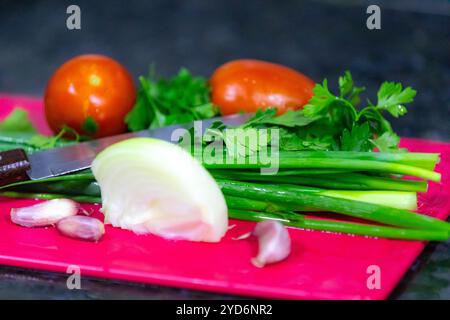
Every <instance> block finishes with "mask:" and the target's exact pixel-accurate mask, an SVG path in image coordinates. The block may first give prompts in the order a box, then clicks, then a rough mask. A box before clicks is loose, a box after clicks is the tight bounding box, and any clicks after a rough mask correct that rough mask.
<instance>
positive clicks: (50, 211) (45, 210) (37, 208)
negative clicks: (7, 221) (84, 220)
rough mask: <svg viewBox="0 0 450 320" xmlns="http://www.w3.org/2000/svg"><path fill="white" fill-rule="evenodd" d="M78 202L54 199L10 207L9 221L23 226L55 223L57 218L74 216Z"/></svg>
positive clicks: (40, 225)
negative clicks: (21, 206)
mask: <svg viewBox="0 0 450 320" xmlns="http://www.w3.org/2000/svg"><path fill="white" fill-rule="evenodd" d="M77 212H78V204H77V203H76V202H74V201H72V200H69V199H54V200H49V201H45V202H41V203H38V204H35V205H32V206H29V207H23V208H12V209H11V221H12V222H14V223H15V224H18V225H21V226H23V227H29V228H31V227H45V226H49V225H53V224H56V223H57V222H58V221H59V220H61V219H63V218H66V217H70V216H74V215H76V214H77Z"/></svg>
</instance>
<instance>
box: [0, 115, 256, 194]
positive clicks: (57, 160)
mask: <svg viewBox="0 0 450 320" xmlns="http://www.w3.org/2000/svg"><path fill="white" fill-rule="evenodd" d="M250 116H251V114H238V115H232V116H225V117H216V118H211V119H206V120H198V121H201V129H202V132H201V133H202V134H203V133H204V131H205V130H206V129H207V128H209V127H210V126H211V124H212V123H214V122H215V121H221V122H223V123H224V124H226V125H231V126H233V125H239V124H242V123H244V122H245V121H246V120H248V119H249V117H250ZM193 125H194V122H191V123H187V124H180V125H171V126H167V127H163V128H158V129H153V130H143V131H138V132H130V133H125V134H120V135H116V136H111V137H106V138H101V139H97V140H91V141H86V142H81V143H77V144H73V145H69V146H65V147H60V148H54V149H48V150H44V151H38V152H35V153H32V154H30V155H28V156H27V155H26V154H25V152H24V151H23V150H20V149H17V150H13V151H11V150H10V151H9V153H8V151H6V152H7V153H0V186H1V185H6V184H9V183H12V182H17V181H22V180H28V179H31V180H38V179H44V178H51V177H55V176H60V175H64V174H67V173H73V172H77V171H80V170H84V169H88V168H90V166H91V164H92V161H93V160H94V159H95V157H96V156H97V154H98V153H100V152H101V151H102V150H104V149H105V148H107V147H108V146H110V145H112V144H114V143H117V142H119V141H123V140H127V139H131V138H137V137H152V138H157V139H162V140H165V141H169V142H171V136H172V133H173V132H174V130H176V129H190V128H192V127H193ZM2 155H3V156H2ZM25 172H26V175H25V174H24V173H25ZM24 176H27V177H26V179H25V178H24Z"/></svg>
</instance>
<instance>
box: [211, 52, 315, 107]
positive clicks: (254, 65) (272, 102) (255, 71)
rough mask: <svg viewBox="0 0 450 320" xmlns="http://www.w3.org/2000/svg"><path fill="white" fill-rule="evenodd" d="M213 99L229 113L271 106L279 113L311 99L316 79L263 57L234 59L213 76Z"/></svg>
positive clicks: (301, 105) (218, 69)
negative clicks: (262, 59)
mask: <svg viewBox="0 0 450 320" xmlns="http://www.w3.org/2000/svg"><path fill="white" fill-rule="evenodd" d="M211 87H212V96H211V99H212V102H213V103H214V104H216V105H218V106H219V107H220V110H221V112H222V114H224V115H228V114H233V113H238V112H240V111H244V112H254V111H256V110H257V109H260V108H261V109H265V108H268V107H276V108H278V113H279V114H281V113H284V112H285V111H286V110H290V109H299V108H301V107H303V106H304V105H305V104H306V103H307V102H308V101H309V99H311V97H312V95H313V92H312V89H313V88H314V82H313V81H312V80H311V79H310V78H308V77H307V76H305V75H303V74H301V73H300V72H298V71H295V70H293V69H291V68H288V67H285V66H282V65H279V64H275V63H270V62H265V61H259V60H234V61H231V62H228V63H226V64H224V65H222V66H220V67H219V68H217V69H216V71H215V72H214V74H213V75H212V77H211Z"/></svg>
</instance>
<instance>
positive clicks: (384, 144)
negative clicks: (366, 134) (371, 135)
mask: <svg viewBox="0 0 450 320" xmlns="http://www.w3.org/2000/svg"><path fill="white" fill-rule="evenodd" d="M371 142H372V143H373V144H374V145H375V147H377V148H378V149H379V150H380V151H381V152H393V151H397V150H398V144H399V143H400V137H399V136H398V135H396V134H395V133H394V132H385V133H383V134H382V135H381V136H379V137H378V138H376V139H375V140H371Z"/></svg>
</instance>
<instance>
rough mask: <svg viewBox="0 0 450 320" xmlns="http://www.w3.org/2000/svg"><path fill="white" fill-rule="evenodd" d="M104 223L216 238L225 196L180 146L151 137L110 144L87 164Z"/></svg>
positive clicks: (224, 221) (224, 218)
mask: <svg viewBox="0 0 450 320" xmlns="http://www.w3.org/2000/svg"><path fill="white" fill-rule="evenodd" d="M92 172H93V173H94V176H95V178H96V179H97V181H98V183H99V186H100V189H101V193H102V212H103V213H104V214H105V223H110V224H112V225H113V226H115V227H121V228H123V229H128V230H132V231H134V232H135V233H138V234H145V233H152V234H156V235H159V236H162V237H165V238H168V239H182V240H191V241H206V242H218V241H220V239H221V238H222V237H223V235H224V234H225V233H226V231H227V227H228V210H227V206H226V202H225V198H224V196H223V194H222V192H221V190H220V188H219V186H218V185H217V183H216V182H215V180H214V179H213V178H212V177H211V175H210V174H209V172H208V171H206V169H205V168H203V167H202V166H201V164H200V163H199V162H197V160H195V159H194V158H193V157H192V156H191V155H190V154H189V153H188V152H186V151H185V150H184V149H182V148H181V147H179V146H176V145H173V144H170V143H168V142H165V141H162V140H157V139H152V138H133V139H129V140H126V141H122V142H119V143H117V144H115V145H112V146H110V147H108V148H107V149H105V150H104V151H103V152H101V153H100V154H99V155H98V156H97V158H96V159H95V160H94V162H93V164H92Z"/></svg>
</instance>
